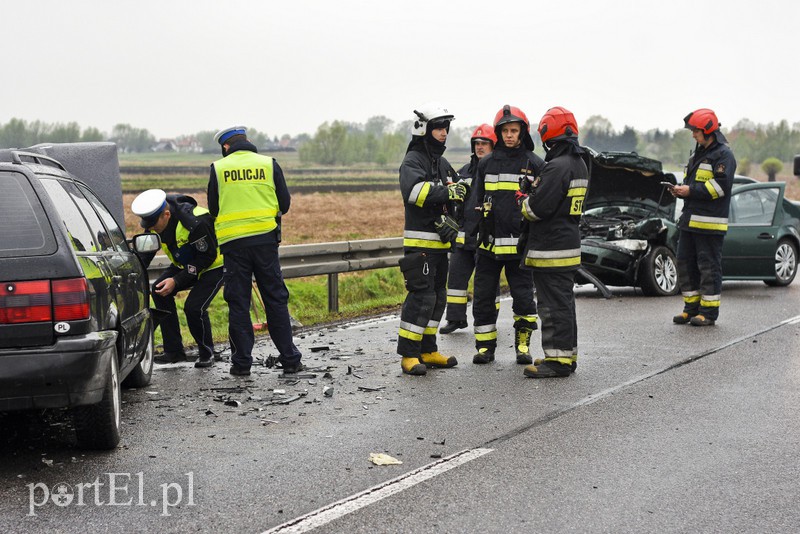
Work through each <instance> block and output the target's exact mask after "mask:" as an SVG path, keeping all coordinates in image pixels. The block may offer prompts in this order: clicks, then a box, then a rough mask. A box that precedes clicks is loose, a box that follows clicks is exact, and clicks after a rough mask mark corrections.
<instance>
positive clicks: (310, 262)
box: [148, 237, 403, 312]
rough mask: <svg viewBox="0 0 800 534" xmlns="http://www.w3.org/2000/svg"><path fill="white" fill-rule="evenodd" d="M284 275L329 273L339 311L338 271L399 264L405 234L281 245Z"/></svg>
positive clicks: (157, 262)
mask: <svg viewBox="0 0 800 534" xmlns="http://www.w3.org/2000/svg"><path fill="white" fill-rule="evenodd" d="M278 253H279V255H280V259H281V269H282V270H283V277H284V278H300V277H302V276H319V275H328V311H331V312H337V311H339V276H338V275H339V273H349V272H354V271H366V270H370V269H382V268H385V267H396V266H397V262H398V261H399V260H400V258H402V257H403V238H402V237H389V238H384V239H363V240H357V241H336V242H332V243H313V244H308V245H285V246H281V247H280V248H279V249H278ZM169 264H170V263H169V259H168V258H167V257H166V256H161V255H159V256H156V257H155V258H154V259H153V261H152V262H151V263H150V268H149V269H148V275H149V277H150V281H151V283H152V282H153V281H155V279H156V278H158V277H159V276H160V275H161V273H162V272H163V271H164V269H166V268H167V266H169Z"/></svg>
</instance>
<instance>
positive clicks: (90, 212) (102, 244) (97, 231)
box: [61, 182, 114, 252]
mask: <svg viewBox="0 0 800 534" xmlns="http://www.w3.org/2000/svg"><path fill="white" fill-rule="evenodd" d="M61 185H62V186H63V187H64V189H66V190H67V192H68V193H69V195H70V196H71V197H72V200H74V201H75V204H77V205H78V208H80V210H81V213H83V217H84V219H86V222H87V223H88V224H89V228H91V230H92V235H94V237H95V241H96V243H97V245H98V250H102V251H103V252H105V251H107V250H114V244H113V243H112V242H111V236H109V235H108V230H106V227H105V226H103V223H102V222H100V217H98V216H97V213H95V211H94V209H93V208H92V205H91V204H89V201H88V200H86V197H84V196H83V194H81V192H80V191H79V190H78V187H77V186H76V185H75V184H74V183H72V182H61Z"/></svg>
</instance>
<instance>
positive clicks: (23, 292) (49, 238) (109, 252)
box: [0, 149, 159, 449]
mask: <svg viewBox="0 0 800 534" xmlns="http://www.w3.org/2000/svg"><path fill="white" fill-rule="evenodd" d="M113 154H114V158H115V161H116V149H114V152H113ZM0 160H2V161H0V191H1V192H2V194H1V195H0V227H2V228H3V231H2V232H0V411H17V410H39V409H47V408H68V409H69V411H70V412H71V414H72V416H73V420H74V425H75V430H76V435H77V440H78V444H79V445H80V446H82V447H85V448H93V449H110V448H114V447H116V446H117V444H118V442H119V439H120V407H121V400H120V396H121V389H120V385H121V384H122V383H124V384H125V385H129V386H133V387H142V386H146V385H147V384H148V383H149V382H150V376H151V373H152V368H153V323H152V320H151V318H150V311H149V308H148V304H149V296H148V278H147V271H146V269H145V268H144V266H143V264H142V262H141V260H140V259H139V257H138V256H137V255H136V254H135V253H134V251H133V250H132V249H131V247H130V245H129V243H128V242H127V241H126V239H125V233H124V231H123V230H122V228H121V224H118V222H117V220H118V218H117V219H115V217H114V216H113V215H112V212H111V211H110V210H109V209H108V208H107V207H106V204H105V203H104V202H103V201H102V200H101V199H100V197H99V196H98V195H97V194H96V193H95V192H94V191H93V189H92V188H91V187H90V186H89V185H87V184H86V183H84V182H83V181H81V180H79V179H78V178H76V177H75V176H73V175H72V174H71V173H69V172H67V171H66V169H65V168H64V165H62V163H60V162H59V161H57V160H56V159H53V158H51V157H47V156H45V155H43V154H41V153H34V152H27V151H18V150H4V151H2V154H0ZM120 203H121V193H120ZM148 239H149V240H150V242H149V243H145V241H146V240H148ZM139 241H140V243H141V252H147V251H154V250H156V249H157V248H158V245H159V244H158V240H157V239H155V238H153V237H149V238H146V239H140V240H139Z"/></svg>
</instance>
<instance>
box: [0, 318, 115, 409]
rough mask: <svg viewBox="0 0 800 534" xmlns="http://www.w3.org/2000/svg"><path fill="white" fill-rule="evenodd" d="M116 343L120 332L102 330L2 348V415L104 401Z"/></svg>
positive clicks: (0, 392) (0, 399) (0, 400)
mask: <svg viewBox="0 0 800 534" xmlns="http://www.w3.org/2000/svg"><path fill="white" fill-rule="evenodd" d="M116 341H117V333H116V332H114V331H104V332H93V333H89V334H85V335H81V336H69V337H61V338H58V339H57V340H56V342H55V343H54V344H53V345H48V346H46V347H23V348H19V349H0V411H10V410H30V409H41V408H68V407H71V406H79V405H83V404H95V403H97V402H100V400H101V399H102V398H103V389H104V388H105V385H106V380H107V372H106V370H107V369H108V366H109V364H110V361H111V360H110V359H111V358H112V357H113V356H114V355H115V350H114V345H115V343H116Z"/></svg>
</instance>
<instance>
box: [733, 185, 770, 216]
mask: <svg viewBox="0 0 800 534" xmlns="http://www.w3.org/2000/svg"><path fill="white" fill-rule="evenodd" d="M779 198H780V191H779V190H778V189H777V188H769V189H751V190H749V191H743V192H741V193H735V194H734V195H733V196H732V197H731V209H730V214H729V215H728V222H729V223H731V224H756V225H770V224H772V220H773V218H774V216H775V208H776V207H777V205H778V199H779Z"/></svg>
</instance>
